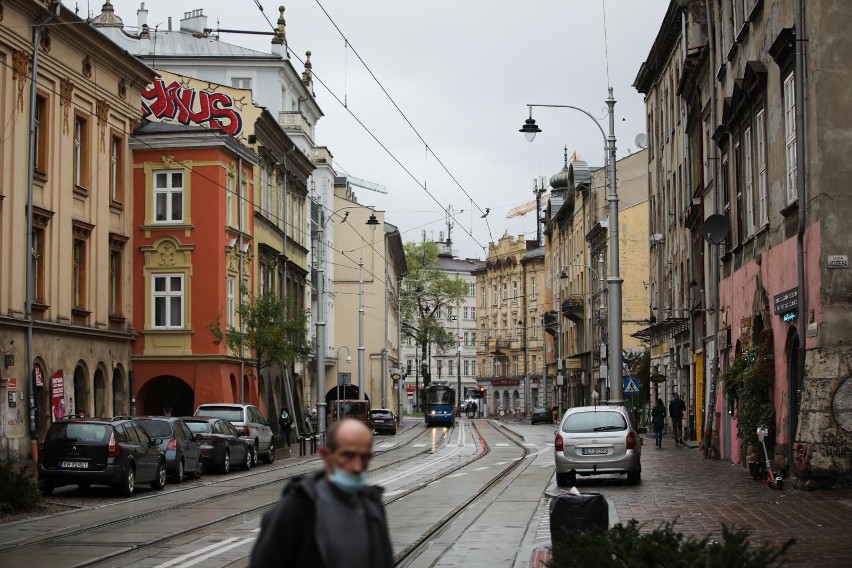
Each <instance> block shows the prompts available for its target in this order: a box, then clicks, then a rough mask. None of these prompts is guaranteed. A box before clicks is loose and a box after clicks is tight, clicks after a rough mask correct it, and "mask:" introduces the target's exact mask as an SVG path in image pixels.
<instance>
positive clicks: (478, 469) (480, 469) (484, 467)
mask: <svg viewBox="0 0 852 568" xmlns="http://www.w3.org/2000/svg"><path fill="white" fill-rule="evenodd" d="M483 469H491V466H490V465H486V466H483V467H478V468H476V469H474V470H473V471H482V470H483Z"/></svg>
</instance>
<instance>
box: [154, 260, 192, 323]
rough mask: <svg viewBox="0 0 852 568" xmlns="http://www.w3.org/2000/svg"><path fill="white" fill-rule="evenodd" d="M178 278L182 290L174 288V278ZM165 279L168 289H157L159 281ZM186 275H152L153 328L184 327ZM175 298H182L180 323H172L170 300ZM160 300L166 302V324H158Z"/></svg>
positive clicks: (179, 311) (179, 310)
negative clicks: (158, 304) (172, 286)
mask: <svg viewBox="0 0 852 568" xmlns="http://www.w3.org/2000/svg"><path fill="white" fill-rule="evenodd" d="M173 278H177V279H178V281H179V282H180V290H172V289H171V284H172V279H173ZM158 280H165V282H166V289H165V290H162V291H157V281H158ZM184 290H185V286H184V275H183V274H154V275H152V277H151V327H152V328H153V329H183V327H184V308H185V302H184ZM173 298H179V299H180V307H179V309H178V313H179V315H180V323H178V324H172V323H170V322H171V321H172V317H171V316H172V308H171V305H172V303H171V302H170V301H169V300H171V299H173ZM158 301H163V302H165V322H166V323H165V324H163V325H157V303H158Z"/></svg>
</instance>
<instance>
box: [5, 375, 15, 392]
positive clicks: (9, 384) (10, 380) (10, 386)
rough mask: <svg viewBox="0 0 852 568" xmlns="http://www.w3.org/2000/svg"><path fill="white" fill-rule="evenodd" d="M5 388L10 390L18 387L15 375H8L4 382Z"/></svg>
mask: <svg viewBox="0 0 852 568" xmlns="http://www.w3.org/2000/svg"><path fill="white" fill-rule="evenodd" d="M6 388H7V389H9V390H10V391H13V390H16V389H17V388H18V379H16V378H15V377H9V378H8V380H7V382H6Z"/></svg>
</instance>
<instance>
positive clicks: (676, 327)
mask: <svg viewBox="0 0 852 568" xmlns="http://www.w3.org/2000/svg"><path fill="white" fill-rule="evenodd" d="M687 331H689V319H687V318H666V319H664V320H663V321H661V322H659V323H655V324H653V325H650V326H648V327H646V328H644V329H640V330H639V331H637V332H636V333H633V334H631V335H633V337H635V338H637V339H642V340H649V339H659V338H661V337H674V336H676V335H680V334H682V333H686V332H687Z"/></svg>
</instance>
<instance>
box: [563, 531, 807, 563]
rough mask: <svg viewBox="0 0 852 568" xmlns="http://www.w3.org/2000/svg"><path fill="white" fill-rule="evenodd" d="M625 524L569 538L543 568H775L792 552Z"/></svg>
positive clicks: (735, 538) (738, 534)
mask: <svg viewBox="0 0 852 568" xmlns="http://www.w3.org/2000/svg"><path fill="white" fill-rule="evenodd" d="M641 528H642V526H641V525H639V523H638V522H637V521H636V520H631V521H629V522H628V523H627V525H622V524H617V525H615V526H614V527H612V528H610V529H609V530H608V531H606V532H604V531H585V532H581V533H578V534H572V535H571V538H569V539H566V542H562V543H559V544H557V545H555V546H553V548H552V558H551V561H550V563H549V564H548V566H549V568H585V567H589V568H592V567H594V568H608V567H610V566H612V567H619V568H646V567H648V566H666V567H671V568H679V567H684V568H686V567H687V566H725V567H726V568H765V567H766V566H775V565H778V564H779V563H780V562H779V560H781V559H782V557H783V556H784V555H785V554H786V553H787V550H788V549H789V548H790V547H791V546H793V544H794V543H795V539H790V540H788V541H787V542H786V543H784V544H783V545H782V546H781V547H775V546H772V545H769V544H766V543H764V544H761V545H759V546H753V545H752V544H751V543H749V534H748V532H747V531H745V530H742V529H736V528H733V527H732V528H728V527H726V526H725V525H722V540H721V542H716V541H715V540H711V538H710V537H709V536H706V537H704V538H702V539H697V538H695V537H684V535H683V533H679V532H676V531H675V527H674V524H673V523H672V524H670V523H667V522H664V523H662V524H661V525H660V526H659V527H658V528H656V529H655V530H653V531H651V532H642V531H641V530H640V529H641Z"/></svg>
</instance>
